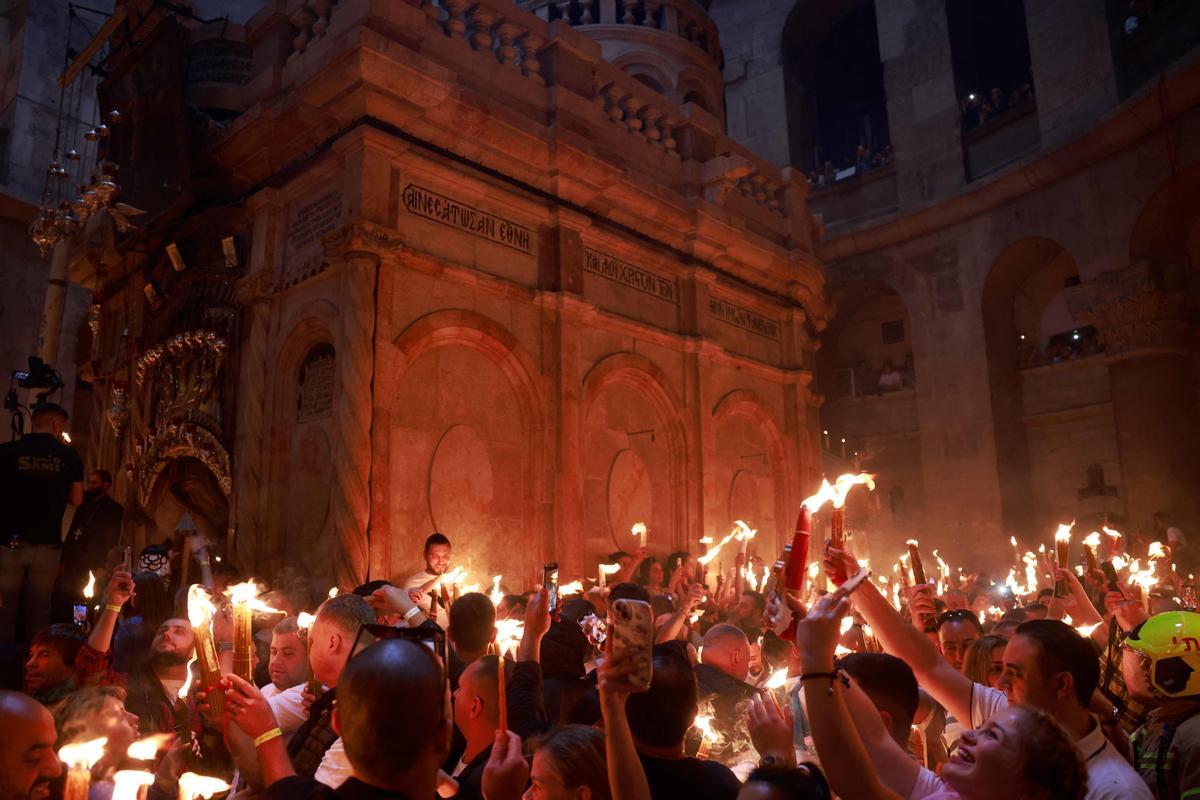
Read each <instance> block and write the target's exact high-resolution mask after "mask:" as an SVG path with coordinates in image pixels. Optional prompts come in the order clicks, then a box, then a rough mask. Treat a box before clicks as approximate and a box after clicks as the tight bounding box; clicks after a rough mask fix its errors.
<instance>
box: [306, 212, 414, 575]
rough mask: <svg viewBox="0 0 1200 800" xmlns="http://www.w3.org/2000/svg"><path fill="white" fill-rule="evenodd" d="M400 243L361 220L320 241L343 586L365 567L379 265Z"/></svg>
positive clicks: (337, 569) (338, 571)
mask: <svg viewBox="0 0 1200 800" xmlns="http://www.w3.org/2000/svg"><path fill="white" fill-rule="evenodd" d="M401 246H402V245H401V240H400V239H399V237H397V236H396V235H395V234H394V233H390V232H388V231H386V230H384V229H382V228H378V227H376V226H372V225H369V224H363V223H354V224H351V225H348V226H346V227H345V228H342V229H341V230H338V231H335V232H334V233H332V234H330V235H329V236H328V237H326V238H325V251H326V253H327V254H329V256H330V258H331V259H332V260H333V263H334V264H335V265H336V266H335V269H336V270H337V271H338V272H339V273H340V275H339V279H338V280H337V286H338V288H339V298H338V306H339V311H340V314H339V318H340V320H341V325H340V329H339V330H338V332H337V341H336V349H337V379H338V394H337V401H336V403H335V405H334V443H333V460H334V465H335V471H334V474H335V475H336V479H335V480H336V483H335V485H334V487H333V499H332V504H331V509H330V522H331V527H332V530H333V531H334V533H335V536H336V537H337V541H336V543H335V546H334V565H333V574H334V578H335V580H336V581H337V584H338V585H339V586H342V587H343V588H346V587H350V586H356V585H358V584H360V583H362V582H364V581H365V580H366V579H367V574H368V571H369V568H370V550H371V548H370V530H371V480H372V464H373V448H372V425H373V423H374V391H375V344H376V343H375V331H376V328H377V325H378V320H377V312H378V297H377V295H378V285H379V265H380V262H381V255H382V254H384V253H387V252H395V251H397V250H399V249H400V248H401Z"/></svg>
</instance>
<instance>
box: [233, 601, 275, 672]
mask: <svg viewBox="0 0 1200 800" xmlns="http://www.w3.org/2000/svg"><path fill="white" fill-rule="evenodd" d="M226 595H227V596H228V597H229V600H230V605H232V606H233V674H234V675H237V676H238V677H239V678H241V679H242V680H244V681H246V682H247V683H253V682H254V655H255V651H254V612H255V611H261V612H263V613H266V614H279V613H282V612H280V611H279V610H278V609H274V608H271V607H270V606H269V605H267V604H266V603H264V602H263V601H261V600H259V599H258V586H257V585H255V583H254V581H246V582H245V583H239V584H236V585H234V586H230V587H229V590H228V591H227V592H226Z"/></svg>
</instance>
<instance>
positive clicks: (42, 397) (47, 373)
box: [4, 356, 63, 411]
mask: <svg viewBox="0 0 1200 800" xmlns="http://www.w3.org/2000/svg"><path fill="white" fill-rule="evenodd" d="M12 377H13V380H15V381H16V382H17V385H18V386H20V387H21V388H22V389H42V390H43V391H40V392H38V393H37V402H39V403H44V402H46V398H47V397H49V396H50V394H51V393H52V392H56V391H58V390H59V389H61V388H62V387H63V380H62V376H61V375H59V374H58V371H57V370H55V369H54V367H52V366H50V365H49V364H47V363H46V362H45V361H43V360H42V359H41V358H39V357H38V356H30V357H29V369H14V370H13V372H12ZM4 407H5V408H6V409H8V410H9V411H16V410H17V409H18V408H19V407H20V403H19V401H18V399H17V392H16V390H15V389H10V390H9V392H8V394H7V395H6V396H5V397H4Z"/></svg>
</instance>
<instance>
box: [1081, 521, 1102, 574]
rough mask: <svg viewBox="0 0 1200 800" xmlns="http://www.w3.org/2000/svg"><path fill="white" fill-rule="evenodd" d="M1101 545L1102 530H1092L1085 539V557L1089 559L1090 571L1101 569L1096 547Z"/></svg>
mask: <svg viewBox="0 0 1200 800" xmlns="http://www.w3.org/2000/svg"><path fill="white" fill-rule="evenodd" d="M1098 547H1100V531H1092V532H1091V533H1090V534H1088V536H1087V538H1086V539H1084V540H1083V557H1084V558H1086V559H1087V566H1088V571H1089V572H1090V571H1092V570H1097V569H1100V563H1099V562H1098V561H1097V560H1096V549H1097V548H1098Z"/></svg>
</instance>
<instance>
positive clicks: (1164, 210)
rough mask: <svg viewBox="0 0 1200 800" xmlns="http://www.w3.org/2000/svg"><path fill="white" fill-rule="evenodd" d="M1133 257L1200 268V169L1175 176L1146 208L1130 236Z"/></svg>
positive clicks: (1135, 260)
mask: <svg viewBox="0 0 1200 800" xmlns="http://www.w3.org/2000/svg"><path fill="white" fill-rule="evenodd" d="M1129 258H1130V261H1131V262H1137V261H1140V260H1142V259H1145V260H1147V261H1150V262H1151V263H1153V264H1156V265H1158V266H1184V265H1187V266H1190V267H1191V268H1192V269H1196V268H1200V166H1193V167H1189V168H1188V169H1185V170H1182V171H1180V172H1178V173H1176V174H1175V175H1172V176H1171V177H1170V178H1169V179H1167V180H1166V181H1165V182H1164V183H1163V184H1162V185H1161V186H1159V187H1158V189H1156V190H1155V192H1154V194H1152V195H1151V196H1150V199H1148V200H1147V201H1146V203H1145V205H1143V206H1142V208H1141V211H1140V212H1139V213H1138V216H1137V220H1136V221H1135V222H1134V224H1133V230H1132V232H1131V234H1130V237H1129Z"/></svg>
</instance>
